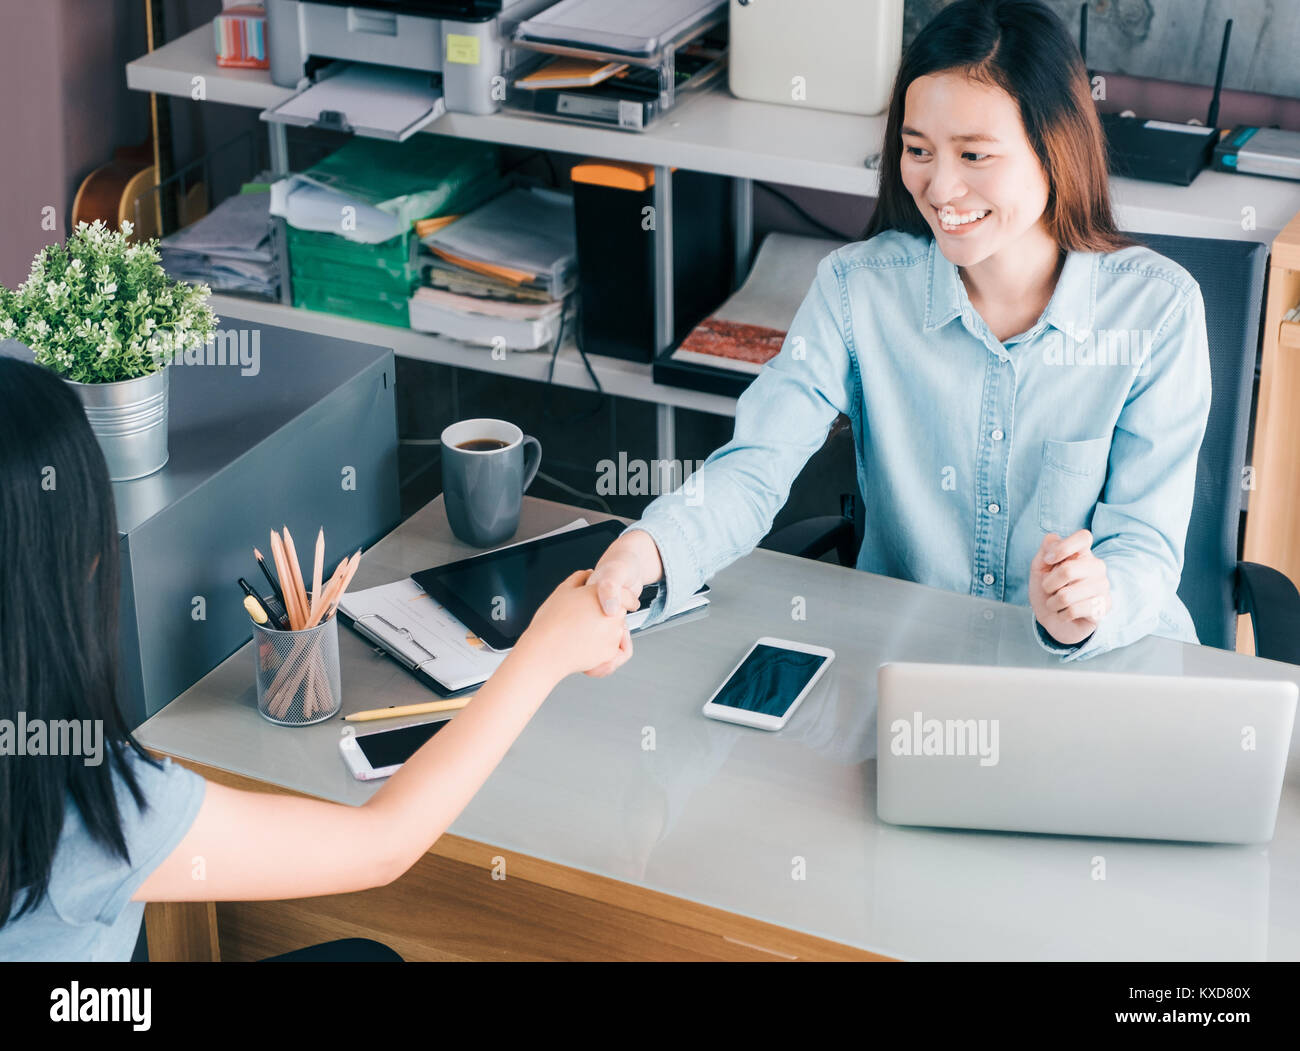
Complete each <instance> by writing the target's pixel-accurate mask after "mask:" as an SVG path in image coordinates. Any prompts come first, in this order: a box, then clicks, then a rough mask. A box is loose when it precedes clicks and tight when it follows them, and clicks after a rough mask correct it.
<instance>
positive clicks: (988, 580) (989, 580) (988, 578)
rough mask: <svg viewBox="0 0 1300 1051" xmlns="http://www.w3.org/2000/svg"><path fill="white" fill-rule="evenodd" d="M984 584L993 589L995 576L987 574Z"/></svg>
mask: <svg viewBox="0 0 1300 1051" xmlns="http://www.w3.org/2000/svg"><path fill="white" fill-rule="evenodd" d="M984 584H985V586H986V587H992V586H993V574H992V573H985V574H984Z"/></svg>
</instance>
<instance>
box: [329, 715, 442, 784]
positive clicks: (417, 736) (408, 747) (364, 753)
mask: <svg viewBox="0 0 1300 1051" xmlns="http://www.w3.org/2000/svg"><path fill="white" fill-rule="evenodd" d="M449 722H451V719H450V718H445V719H437V720H435V721H433V722H431V723H416V724H415V725H413V726H399V727H397V728H396V729H393V730H372V731H371V732H370V733H365V734H348V735H347V736H345V737H340V738H339V751H340V752H341V753H342V754H343V761H344V762H345V763H347V764H348V769H349V770H351V771H352V776H353V777H355V778H356V779H357V780H358V781H378V780H379V779H381V778H384V777H390V776H392V775H393V774H395V773H397V771H398V770H400V769H401V768H402V764H403V763H404V762H406V761H407V760H408V759H410V758H411V756H413V755H415V753H416V752H417V751H419V749H420V746H421V745H422V744H424V742H425V741H427V740H429V738H431V737H432V736H433V735H434V734H436V733H437V732H438V731H439V730H441V729H442V728H443V727H444V726H446V725H447V724H448V723H449Z"/></svg>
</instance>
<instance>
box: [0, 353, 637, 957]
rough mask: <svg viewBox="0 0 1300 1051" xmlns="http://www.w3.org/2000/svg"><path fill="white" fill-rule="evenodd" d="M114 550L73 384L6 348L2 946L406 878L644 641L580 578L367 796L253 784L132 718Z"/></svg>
mask: <svg viewBox="0 0 1300 1051" xmlns="http://www.w3.org/2000/svg"><path fill="white" fill-rule="evenodd" d="M117 545H118V537H117V526H116V516H115V514H114V507H113V493H112V488H111V486H110V484H109V480H108V469H107V467H106V465H105V463H104V458H103V455H102V454H101V452H100V450H99V446H98V444H97V443H96V441H95V437H94V435H93V433H92V432H91V430H90V425H89V423H87V421H86V416H85V413H84V412H83V411H82V408H81V404H80V402H78V400H77V398H76V395H74V394H73V393H72V391H71V390H70V389H69V388H68V386H67V384H65V383H64V382H63V381H62V380H61V379H59V378H58V377H57V376H55V375H54V374H53V373H51V372H49V371H48V370H46V369H43V368H39V367H37V366H35V365H30V364H27V363H25V362H21V361H18V360H16V359H14V358H10V357H5V356H3V355H0V959H18V960H129V959H130V958H131V954H132V950H133V949H134V948H135V944H136V939H137V936H138V934H139V931H140V920H141V916H142V913H143V909H144V905H143V903H144V902H148V901H233V900H254V899H271V898H301V897H308V896H311V895H316V894H337V893H341V892H344V891H349V890H362V889H365V888H367V887H376V886H381V885H383V884H385V883H388V882H391V881H392V880H393V879H396V878H397V876H399V875H400V874H401V873H402V872H404V871H406V869H407V868H409V867H410V866H411V865H412V864H414V863H415V861H416V860H417V859H418V858H419V857H420V856H421V855H423V854H424V853H425V852H426V851H427V850H428V848H429V847H430V845H431V844H432V843H433V841H434V840H436V839H437V838H438V837H439V836H440V835H441V834H442V833H443V831H444V830H445V829H446V828H447V826H448V825H450V824H451V823H452V821H453V820H455V818H456V816H457V815H458V814H459V813H460V812H461V810H462V809H464V807H465V805H466V804H467V803H468V802H469V800H470V799H471V798H472V797H473V795H474V793H475V792H476V791H477V790H478V788H479V786H480V785H482V783H483V782H484V780H486V778H487V776H488V775H489V774H490V773H491V772H492V770H493V769H494V768H495V766H496V765H497V763H498V762H499V761H500V759H501V757H502V756H503V755H504V754H505V752H506V750H507V749H508V748H509V747H510V745H511V743H512V742H513V741H514V739H515V738H516V737H517V736H518V735H519V732H520V731H521V730H522V729H523V728H524V726H525V725H526V724H527V722H528V720H529V719H530V718H531V717H532V715H533V713H534V712H535V711H536V710H537V708H538V707H539V706H540V705H541V703H542V701H544V700H545V699H546V697H547V695H548V694H549V693H550V691H551V689H552V688H553V687H554V686H555V685H556V683H558V682H559V681H560V680H561V679H563V678H564V677H565V676H567V675H569V674H571V673H573V672H577V671H582V670H586V669H591V668H593V667H595V666H597V665H602V666H603V667H604V668H610V667H612V666H615V665H617V664H619V663H621V660H620V657H619V654H620V653H622V654H623V655H624V657H626V655H627V654H628V653H630V650H629V649H628V648H627V645H626V639H627V632H626V628H625V626H624V624H623V622H622V618H617V617H608V616H605V615H604V614H603V613H602V612H601V609H600V606H599V604H598V602H597V599H596V592H595V589H594V587H590V586H586V577H587V574H586V573H575V574H574V575H573V576H571V577H570V578H569V579H568V580H566V581H565V582H564V583H563V584H561V585H560V587H559V588H557V589H556V591H555V592H554V593H553V594H552V595H551V596H550V598H548V599H547V600H546V602H545V603H544V604H543V606H542V608H541V609H540V610H539V611H538V613H537V615H536V616H535V617H534V618H533V621H532V623H531V624H530V625H529V627H528V630H527V631H526V632H525V633H524V635H523V636H522V637H521V639H520V640H519V643H518V645H516V646H515V648H514V649H513V650H512V651H511V653H510V655H509V656H508V657H507V658H506V660H505V662H504V663H502V665H501V666H500V668H498V669H497V671H496V673H495V674H494V675H493V676H492V678H491V679H490V680H488V682H486V683H485V684H484V685H483V686H482V687H481V688H480V689H479V691H478V693H477V695H476V696H475V698H474V701H473V703H472V704H470V705H469V706H468V707H466V708H465V709H464V710H463V711H462V712H461V713H460V714H459V715H457V716H456V718H455V719H453V720H452V722H451V725H450V726H448V727H447V728H446V729H445V730H443V731H441V732H440V733H439V734H438V735H437V736H436V737H434V738H432V739H431V740H430V741H429V742H428V743H426V744H425V745H424V746H423V747H422V748H421V749H420V750H419V751H418V752H416V754H415V755H414V756H413V757H412V758H411V759H410V760H408V761H407V762H406V764H405V765H404V766H403V767H402V768H401V770H399V771H398V772H397V773H396V774H395V775H393V776H392V777H391V778H389V779H388V781H387V782H386V783H385V785H384V786H383V787H382V788H381V789H380V790H379V791H378V792H377V793H376V794H375V795H374V796H373V797H372V798H371V799H370V800H369V801H368V802H367V803H366V804H365V805H364V806H360V807H349V806H341V805H338V804H334V803H327V802H323V801H321V800H315V799H305V798H297V797H289V796H274V795H266V794H263V793H254V792H241V791H237V790H235V789H232V788H228V787H226V786H224V785H218V784H212V783H208V782H206V781H205V780H204V779H203V778H201V777H200V776H198V775H197V774H195V773H193V772H191V771H189V770H186V769H185V768H184V767H182V766H179V765H177V764H174V763H172V762H171V761H170V760H168V761H164V762H158V761H156V760H154V759H151V758H150V757H149V756H148V755H147V754H146V753H145V752H144V751H143V750H142V749H141V748H140V746H139V745H138V744H136V742H135V741H134V740H133V739H132V737H131V734H130V733H129V732H128V730H127V727H126V724H125V722H124V721H123V718H122V715H121V711H120V709H119V707H118V704H117V696H116V684H117V663H118V656H117V654H118V650H117V608H118V602H119V593H118V572H119V570H118V546H117ZM632 608H635V607H632ZM74 727H75V732H72V731H73V728H74ZM19 733H23V734H26V735H27V736H25V737H24V743H26V742H29V741H34V740H36V735H38V734H39V735H40V736H41V740H42V742H43V743H42V745H41V746H40V748H39V752H38V750H37V749H35V748H28V747H25V746H24V747H21V748H20V747H16V736H17V735H18V734H19ZM56 740H57V741H58V742H59V746H57V747H51V746H50V743H51V742H54V741H56ZM66 742H72V743H73V744H74V747H73V748H72V749H68V748H67V747H65V744H66ZM196 857H201V858H203V859H204V863H205V864H204V868H205V872H204V878H203V881H202V882H196V881H195V879H194V877H193V870H192V867H191V866H192V864H193V859H194V858H196Z"/></svg>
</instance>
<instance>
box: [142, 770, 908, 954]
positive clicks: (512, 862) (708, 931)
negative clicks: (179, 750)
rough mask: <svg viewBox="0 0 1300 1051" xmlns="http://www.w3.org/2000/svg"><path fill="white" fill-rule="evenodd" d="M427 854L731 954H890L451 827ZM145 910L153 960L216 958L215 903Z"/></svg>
mask: <svg viewBox="0 0 1300 1051" xmlns="http://www.w3.org/2000/svg"><path fill="white" fill-rule="evenodd" d="M148 751H149V752H151V753H152V754H154V755H157V756H166V757H167V758H170V759H172V760H174V761H175V762H177V763H179V764H181V765H182V766H184V767H186V768H188V769H190V770H193V771H194V772H195V773H197V774H199V775H200V776H202V777H205V778H207V779H208V780H210V781H214V782H216V783H218V784H223V785H228V786H230V787H232V788H238V789H243V790H246V791H252V792H278V793H282V794H285V795H303V794H304V793H299V792H294V791H292V790H290V789H286V788H283V787H281V786H279V785H274V784H271V783H269V782H265V781H259V780H256V779H254V778H251V777H246V776H244V775H242V774H236V773H232V772H230V771H227V770H221V769H218V768H216V767H211V766H207V765H205V764H203V763H200V762H196V761H194V760H191V759H186V758H184V757H182V756H177V755H171V754H170V753H167V752H163V751H159V750H157V749H148ZM429 855H430V856H432V857H436V858H441V859H445V860H447V861H451V862H455V863H458V864H460V865H463V866H468V867H470V868H473V869H479V870H482V871H484V872H486V873H489V874H490V873H491V872H492V871H493V868H494V866H496V865H498V864H499V861H497V860H495V859H500V858H504V859H506V868H507V872H508V877H509V878H510V879H511V880H520V881H523V882H526V883H528V884H532V885H535V886H538V887H544V888H548V889H549V890H551V891H557V892H559V893H561V894H564V895H569V896H571V897H572V898H574V899H575V900H576V901H577V902H582V901H586V902H595V903H599V904H600V905H602V906H609V907H612V908H613V909H617V910H625V911H626V912H630V913H634V914H638V915H640V916H644V917H647V918H649V919H651V920H653V921H657V922H659V923H663V924H670V925H672V926H673V927H674V928H676V929H678V931H681V932H693V933H694V934H695V935H698V936H700V938H701V939H702V940H703V941H704V942H706V943H707V947H708V951H709V952H710V953H714V954H724V955H725V954H726V953H727V952H728V951H729V947H735V953H734V955H735V958H738V959H739V958H744V959H754V958H764V957H765V958H769V959H786V960H819V961H828V960H856V961H867V960H888V959H890V957H886V956H882V955H879V954H876V953H871V952H867V951H865V950H862V949H858V948H854V947H852V946H848V945H843V944H841V943H839V942H835V941H830V940H828V939H824V938H819V937H816V936H814V935H810V934H805V933H802V932H800V931H794V930H790V929H789V928H785V927H780V926H777V925H776V924H770V923H766V922H763V921H761V920H755V919H752V918H750V917H747V916H741V915H738V914H736V913H731V912H727V911H725V910H722V909H715V908H713V907H711V906H707V905H700V904H698V903H695V902H691V901H686V900H685V899H682V898H677V897H674V896H673V895H671V894H665V893H662V892H660V891H654V890H650V889H648V888H645V887H637V886H635V885H633V884H630V883H625V882H622V881H621V880H616V879H612V878H610V877H608V876H599V875H596V874H594V873H590V872H583V871H582V870H580V869H574V868H570V867H568V866H565V865H560V864H557V863H555V862H550V861H544V860H542V859H540V858H535V857H531V856H530V855H527V854H519V853H517V852H514V851H506V850H502V849H499V848H497V847H493V846H491V845H489V844H484V843H480V842H478V841H476V840H472V839H466V838H465V837H463V836H456V835H453V834H451V833H446V834H444V835H443V836H442V837H441V838H440V839H439V840H438V841H437V842H436V843H435V844H434V845H433V846H432V847H431V848H430V850H429ZM405 878H406V877H403V879H405ZM401 882H402V881H401V880H398V881H397V883H398V884H400V883H401ZM395 885H396V884H395ZM304 900H313V899H304ZM263 904H267V905H275V904H277V903H274V902H269V903H263ZM145 915H146V930H147V932H148V940H149V957H150V959H151V960H218V959H220V946H219V932H218V929H217V910H216V906H215V904H214V903H212V902H194V903H188V902H187V903H150V904H149V905H147V906H146V909H145ZM327 934H328V932H327ZM320 940H327V937H322V938H321V939H320ZM746 950H748V951H746Z"/></svg>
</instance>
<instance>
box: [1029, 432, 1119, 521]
mask: <svg viewBox="0 0 1300 1051" xmlns="http://www.w3.org/2000/svg"><path fill="white" fill-rule="evenodd" d="M1109 457H1110V439H1109V438H1089V439H1087V440H1086V441H1081V442H1058V441H1050V440H1049V441H1045V442H1043V471H1042V476H1041V477H1040V479H1039V483H1038V524H1039V526H1040V527H1042V529H1043V531H1044V532H1046V533H1056V534H1057V535H1058V536H1063V537H1065V536H1069V535H1070V534H1071V533H1075V532H1077V531H1078V530H1080V529H1087V528H1088V527H1089V523H1090V522H1091V521H1092V511H1093V508H1094V507H1096V505H1097V498H1098V497H1099V496H1101V490H1102V486H1103V485H1104V484H1105V482H1106V462H1107V460H1108V459H1109Z"/></svg>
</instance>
